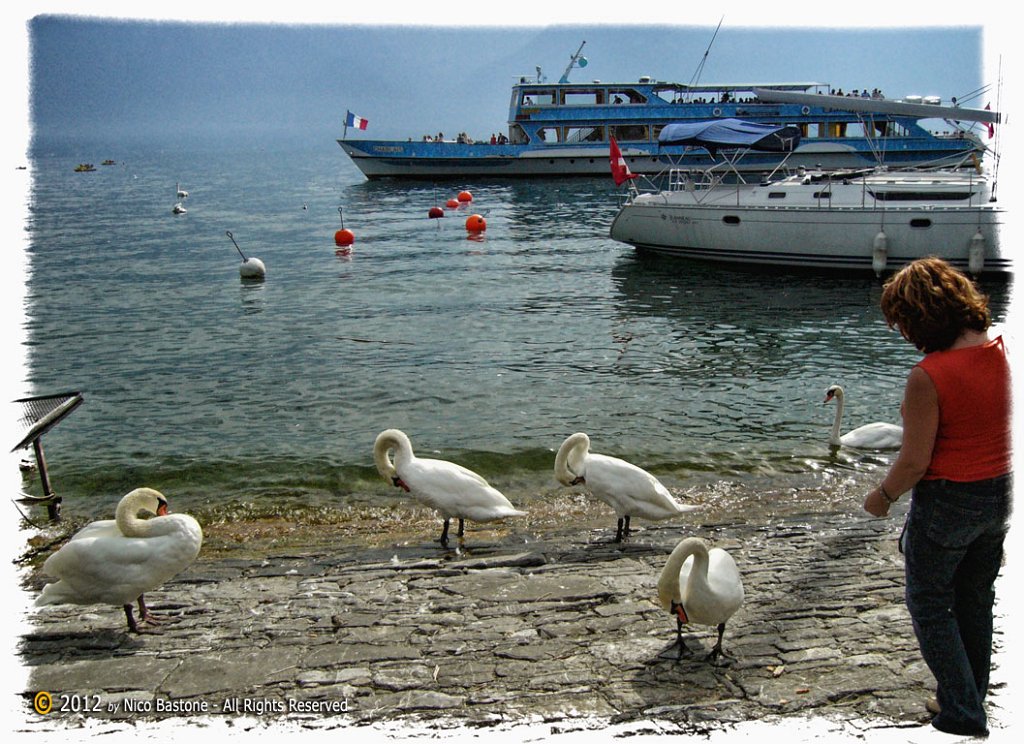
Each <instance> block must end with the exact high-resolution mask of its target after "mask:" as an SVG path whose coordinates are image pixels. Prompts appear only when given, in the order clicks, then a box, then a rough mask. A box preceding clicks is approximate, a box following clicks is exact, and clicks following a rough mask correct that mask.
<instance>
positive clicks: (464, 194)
mask: <svg viewBox="0 0 1024 744" xmlns="http://www.w3.org/2000/svg"><path fill="white" fill-rule="evenodd" d="M459 201H460V202H471V201H473V195H472V194H471V193H469V192H468V191H460V192H459Z"/></svg>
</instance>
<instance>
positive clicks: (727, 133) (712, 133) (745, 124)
mask: <svg viewBox="0 0 1024 744" xmlns="http://www.w3.org/2000/svg"><path fill="white" fill-rule="evenodd" d="M658 144H659V145H690V146H693V147H703V148H705V149H706V150H707V151H708V152H710V153H712V154H714V153H715V152H716V151H717V150H728V149H738V148H743V149H749V150H761V151H763V152H792V151H793V150H794V149H796V146H797V145H798V144H800V129H799V128H798V127H793V126H776V125H774V124H756V123H754V122H751V121H742V120H741V119H713V120H711V121H698V122H679V123H676V124H667V125H666V126H665V128H664V129H662V130H661V133H660V134H659V135H658Z"/></svg>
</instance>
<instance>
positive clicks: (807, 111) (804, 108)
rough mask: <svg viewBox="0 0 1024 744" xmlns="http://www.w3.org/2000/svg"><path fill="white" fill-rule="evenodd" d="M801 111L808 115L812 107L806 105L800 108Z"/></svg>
mask: <svg viewBox="0 0 1024 744" xmlns="http://www.w3.org/2000/svg"><path fill="white" fill-rule="evenodd" d="M800 113H801V114H803V115H804V116H807V114H809V113H811V107H810V106H804V107H803V108H802V109H800Z"/></svg>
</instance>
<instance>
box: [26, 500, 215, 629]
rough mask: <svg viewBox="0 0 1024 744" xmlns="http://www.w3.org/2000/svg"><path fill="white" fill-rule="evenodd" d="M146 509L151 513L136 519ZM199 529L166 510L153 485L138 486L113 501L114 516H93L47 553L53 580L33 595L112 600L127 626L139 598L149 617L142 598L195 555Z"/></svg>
mask: <svg viewBox="0 0 1024 744" xmlns="http://www.w3.org/2000/svg"><path fill="white" fill-rule="evenodd" d="M142 510H147V511H149V512H151V513H153V514H155V515H156V516H154V517H152V518H150V519H140V518H139V516H138V515H139V512H141V511H142ZM202 543H203V530H202V528H201V527H200V526H199V523H198V522H197V521H196V520H195V519H193V518H192V517H190V516H189V515H187V514H168V513H167V500H166V499H165V498H164V497H163V495H162V494H161V493H160V492H159V491H154V490H153V489H152V488H137V489H135V490H134V491H132V492H131V493H129V494H127V495H126V496H124V498H122V499H121V501H120V503H118V505H117V511H116V518H115V519H103V520H100V521H98V522H92V523H91V524H88V525H86V526H85V527H83V528H82V529H81V530H79V531H78V532H77V533H75V535H74V536H73V537H72V538H71V540H69V541H68V542H67V543H65V544H64V545H63V546H62V547H61V549H60V550H58V551H57V552H56V553H54V554H53V555H51V556H50V557H49V558H47V559H46V562H45V563H44V564H43V571H44V572H45V573H47V574H49V575H50V576H54V577H56V578H57V579H58V581H56V582H53V583H51V584H47V585H46V586H44V587H43V592H42V594H41V595H40V596H39V598H38V599H37V600H36V604H37V605H47V604H82V605H89V604H114V605H121V606H123V607H124V614H125V617H127V618H128V628H129V629H130V630H131V631H132V632H134V633H138V632H139V627H138V624H137V623H136V622H135V618H134V616H133V615H132V604H131V603H132V602H135V601H138V604H139V613H140V614H141V619H142V621H144V622H145V621H153V617H152V616H151V615H150V614H149V611H148V610H147V609H146V603H145V600H144V599H143V594H144V593H145V592H148V591H151V590H153V589H156V588H157V587H159V586H161V585H162V584H163V583H164V582H166V581H168V580H169V579H171V578H172V577H173V576H175V575H177V574H178V573H180V572H181V571H183V570H184V569H186V568H187V567H188V566H190V565H191V564H192V562H193V561H194V560H195V559H196V556H198V555H199V548H200V546H201V545H202Z"/></svg>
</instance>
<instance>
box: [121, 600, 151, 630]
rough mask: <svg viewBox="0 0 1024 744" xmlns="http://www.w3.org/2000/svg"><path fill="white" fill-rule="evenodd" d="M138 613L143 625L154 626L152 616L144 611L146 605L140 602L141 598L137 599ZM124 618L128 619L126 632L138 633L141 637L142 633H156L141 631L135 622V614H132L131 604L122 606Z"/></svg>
mask: <svg viewBox="0 0 1024 744" xmlns="http://www.w3.org/2000/svg"><path fill="white" fill-rule="evenodd" d="M139 612H140V613H141V615H142V621H143V622H144V623H149V624H154V620H153V616H152V615H150V614H149V611H148V610H146V605H145V603H143V602H142V600H141V597H140V599H139ZM124 616H125V617H126V618H127V619H128V630H129V631H131V632H132V633H138V634H140V635H141V634H143V633H154V632H158V631H153V630H142V629H141V628H140V627H139V624H138V623H137V622H136V621H135V614H134V613H133V612H132V606H131V603H128V604H125V605H124Z"/></svg>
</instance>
